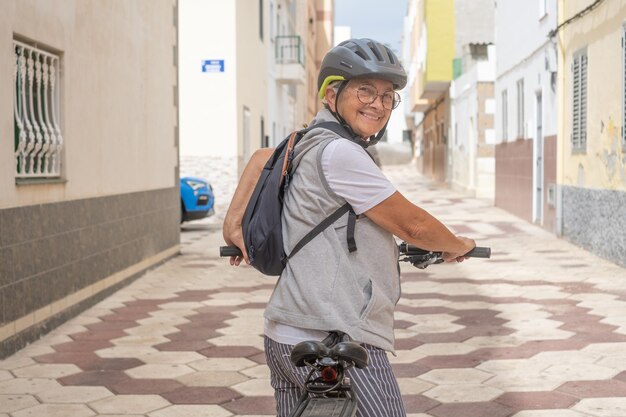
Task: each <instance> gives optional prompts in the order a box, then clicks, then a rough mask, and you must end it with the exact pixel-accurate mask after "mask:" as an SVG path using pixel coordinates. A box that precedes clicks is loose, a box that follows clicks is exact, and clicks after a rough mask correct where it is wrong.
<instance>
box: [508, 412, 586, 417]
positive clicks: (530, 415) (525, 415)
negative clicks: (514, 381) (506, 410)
mask: <svg viewBox="0 0 626 417" xmlns="http://www.w3.org/2000/svg"><path fill="white" fill-rule="evenodd" d="M511 417H588V416H587V415H583V414H581V413H579V412H577V411H574V410H524V411H520V412H519V413H515V414H513V416H511Z"/></svg>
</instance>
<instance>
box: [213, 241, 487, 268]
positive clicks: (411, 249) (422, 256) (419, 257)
mask: <svg viewBox="0 0 626 417" xmlns="http://www.w3.org/2000/svg"><path fill="white" fill-rule="evenodd" d="M398 249H399V251H400V256H404V258H400V259H399V261H400V262H411V263H412V264H413V266H415V267H416V268H419V269H424V268H426V267H427V266H428V265H432V264H438V263H441V262H443V253H442V252H433V251H428V250H424V249H421V248H418V247H417V246H415V245H411V244H409V243H406V242H402V243H400V244H399V245H398ZM220 256H226V257H228V256H242V253H241V250H240V249H239V248H238V247H237V246H220ZM463 256H466V257H470V258H485V259H488V258H491V248H487V247H481V246H477V247H475V248H474V249H472V250H471V251H469V252H468V253H466V254H465V255H463Z"/></svg>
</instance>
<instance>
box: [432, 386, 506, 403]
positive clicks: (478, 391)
mask: <svg viewBox="0 0 626 417" xmlns="http://www.w3.org/2000/svg"><path fill="white" fill-rule="evenodd" d="M502 392H503V391H502V390H499V389H497V388H492V387H489V386H486V385H479V384H457V385H441V386H438V387H435V388H432V389H430V390H428V391H426V392H424V394H423V395H425V396H426V397H429V398H432V399H433V400H436V401H439V402H442V403H467V402H483V401H491V400H493V399H494V398H497V397H499V396H500V395H502Z"/></svg>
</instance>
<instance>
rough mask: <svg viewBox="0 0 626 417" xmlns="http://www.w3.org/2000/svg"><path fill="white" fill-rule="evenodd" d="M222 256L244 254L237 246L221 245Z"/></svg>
mask: <svg viewBox="0 0 626 417" xmlns="http://www.w3.org/2000/svg"><path fill="white" fill-rule="evenodd" d="M220 256H243V253H241V249H239V248H238V247H237V246H220Z"/></svg>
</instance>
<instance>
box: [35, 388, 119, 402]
mask: <svg viewBox="0 0 626 417" xmlns="http://www.w3.org/2000/svg"><path fill="white" fill-rule="evenodd" d="M112 395H113V393H112V392H111V391H109V390H108V389H106V388H104V387H60V388H55V389H52V390H48V391H42V392H40V393H39V394H37V396H38V397H39V399H41V401H43V402H44V403H81V404H82V403H88V402H91V401H95V400H99V399H102V398H106V397H110V396H112Z"/></svg>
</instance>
